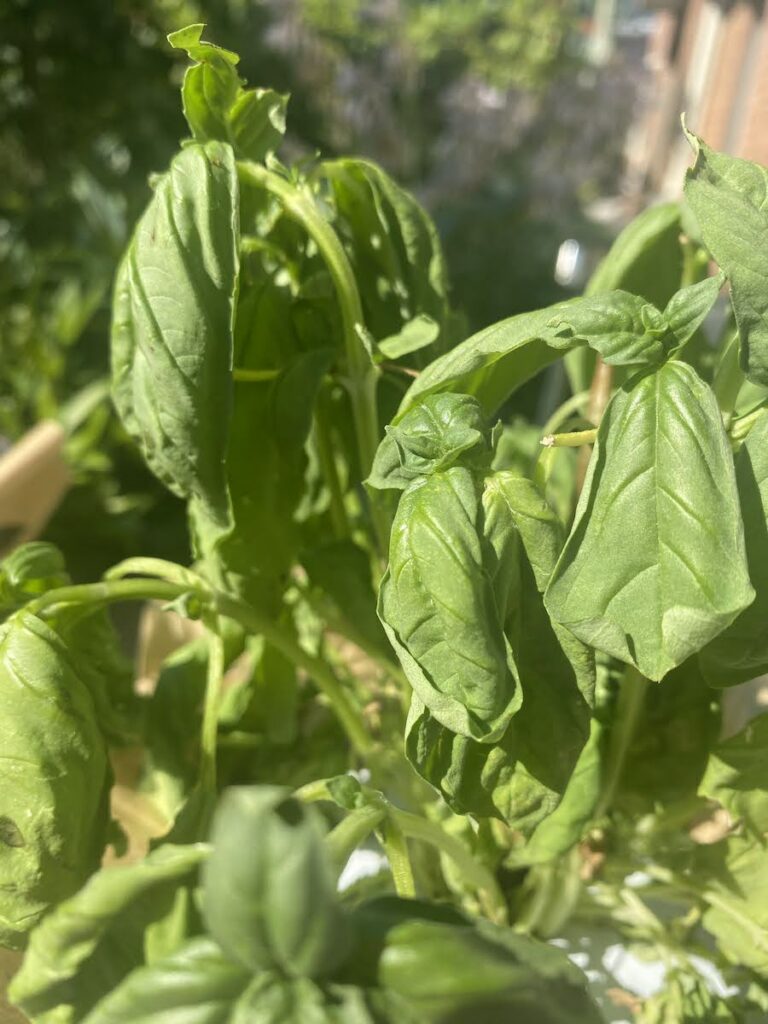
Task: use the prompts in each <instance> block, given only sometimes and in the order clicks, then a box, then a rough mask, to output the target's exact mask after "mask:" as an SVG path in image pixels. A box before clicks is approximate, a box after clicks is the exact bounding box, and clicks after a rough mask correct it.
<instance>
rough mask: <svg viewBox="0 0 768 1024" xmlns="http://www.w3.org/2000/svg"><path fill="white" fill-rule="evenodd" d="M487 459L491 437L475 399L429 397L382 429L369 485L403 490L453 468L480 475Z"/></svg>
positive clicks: (489, 452) (490, 447) (487, 462)
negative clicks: (384, 431)
mask: <svg viewBox="0 0 768 1024" xmlns="http://www.w3.org/2000/svg"><path fill="white" fill-rule="evenodd" d="M491 457H492V439H491V432H490V431H489V430H488V426H487V423H486V420H485V417H484V415H483V411H482V409H481V407H480V405H479V403H478V402H477V400H476V399H474V398H471V397H470V396H469V395H457V394H452V393H448V394H437V395H427V397H426V398H424V399H423V400H422V401H421V402H419V404H418V405H416V406H414V407H413V408H412V409H410V410H409V411H408V413H407V414H406V415H405V416H403V418H402V419H401V420H400V421H399V422H398V423H396V424H394V425H393V426H389V427H387V428H386V435H385V437H384V439H383V440H382V442H381V444H380V445H379V447H378V450H377V452H376V456H375V458H374V461H373V466H372V468H371V474H370V476H369V477H368V480H367V483H368V484H369V486H371V487H375V488H379V489H386V488H396V489H400V490H404V489H405V488H406V487H408V486H409V485H410V484H411V483H412V482H413V481H414V480H418V479H419V478H420V477H424V476H428V475H429V474H430V473H435V472H440V471H442V470H446V469H449V468H450V467H451V466H453V465H455V464H457V463H461V465H462V466H465V467H468V468H472V469H478V470H484V469H486V468H487V467H488V465H489V464H490V461H491Z"/></svg>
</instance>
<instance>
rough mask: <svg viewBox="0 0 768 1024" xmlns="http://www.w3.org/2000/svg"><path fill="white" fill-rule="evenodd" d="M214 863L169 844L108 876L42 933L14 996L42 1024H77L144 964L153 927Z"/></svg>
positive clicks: (198, 850)
mask: <svg viewBox="0 0 768 1024" xmlns="http://www.w3.org/2000/svg"><path fill="white" fill-rule="evenodd" d="M206 855H207V849H206V848H205V847H204V846H190V847H175V846H171V845H168V844H166V845H165V846H163V847H161V848H160V849H158V850H155V851H154V852H153V853H151V854H149V856H148V857H146V859H145V860H143V861H140V862H139V863H137V864H131V865H129V866H125V867H114V868H108V869H102V870H101V871H99V872H98V873H97V874H95V875H94V876H93V878H91V879H90V881H89V882H88V883H87V884H86V885H85V886H84V887H83V888H82V889H81V890H80V891H79V892H78V893H77V894H76V895H75V896H73V897H72V898H71V899H68V900H65V901H64V902H63V903H61V904H60V905H59V906H57V907H56V909H55V910H53V911H52V912H51V913H50V914H49V915H48V916H47V917H46V918H45V919H44V920H43V921H42V923H41V924H40V925H39V926H38V927H37V928H36V929H35V931H34V932H33V934H32V937H31V940H30V944H29V949H28V950H27V955H26V957H25V959H24V962H23V964H22V967H21V970H20V971H19V973H18V974H17V975H16V977H15V978H14V980H13V983H12V985H11V987H10V990H9V995H10V997H11V999H12V1000H13V1002H14V1003H15V1005H17V1006H19V1007H20V1008H21V1009H22V1010H23V1011H24V1012H25V1013H26V1014H28V1015H29V1016H30V1017H32V1018H33V1019H34V1020H35V1021H37V1022H40V1024H49V1022H50V1024H76V1022H77V1021H80V1020H82V1019H83V1017H84V1016H85V1014H86V1013H87V1012H88V1011H89V1010H90V1009H91V1008H92V1007H93V1006H94V1005H96V1003H97V1002H98V1001H99V999H101V998H102V997H103V996H105V995H106V994H107V993H108V992H110V991H112V989H113V988H116V987H117V985H118V984H119V983H120V982H121V981H122V980H123V978H124V977H125V976H126V975H127V974H128V973H129V972H130V971H132V970H133V969H134V968H135V967H136V966H138V965H139V964H141V963H143V962H144V941H145V935H146V931H147V927H148V926H149V925H150V924H151V923H152V922H153V921H157V920H159V919H160V918H162V917H163V915H164V914H166V913H167V912H168V910H169V908H170V906H171V905H172V902H173V897H174V894H175V892H176V890H177V887H178V886H179V885H181V884H183V883H184V882H185V881H188V880H189V879H190V878H191V877H192V876H193V875H194V873H195V872H196V871H197V867H198V865H199V864H200V863H201V862H202V860H203V859H204V858H205V856H206Z"/></svg>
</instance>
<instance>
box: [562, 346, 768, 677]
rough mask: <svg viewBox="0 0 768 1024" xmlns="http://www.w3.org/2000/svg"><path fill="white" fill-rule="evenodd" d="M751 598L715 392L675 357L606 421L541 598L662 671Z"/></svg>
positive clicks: (622, 652) (625, 394)
mask: <svg viewBox="0 0 768 1024" xmlns="http://www.w3.org/2000/svg"><path fill="white" fill-rule="evenodd" d="M753 599H754V591H753V589H752V587H751V585H750V583H749V575H748V572H747V566H746V556H745V552H744V535H743V526H742V522H741V513H740V510H739V503H738V495H737V493H736V484H735V476H734V470H733V460H732V456H731V453H730V450H729V446H728V441H727V438H726V436H725V432H724V430H723V428H722V423H721V420H720V413H719V410H718V408H717V403H716V401H715V398H714V395H713V394H712V392H711V391H710V389H709V388H708V387H707V386H706V385H705V384H704V383H703V382H702V381H701V380H700V378H699V377H698V376H697V374H696V372H695V371H694V370H693V369H692V368H691V367H690V366H687V365H685V364H683V363H679V362H671V363H667V364H665V365H664V366H662V367H661V368H660V369H659V370H657V371H656V372H655V373H652V374H647V375H645V376H643V377H641V378H640V379H636V380H635V381H632V382H630V383H628V384H627V385H626V386H625V387H623V388H622V389H621V390H620V391H619V392H618V393H617V394H616V396H615V397H614V398H613V400H612V401H611V403H610V405H609V407H608V410H607V411H606V414H605V416H604V417H603V420H602V422H601V424H600V429H599V431H598V435H597V443H596V445H595V450H594V453H593V455H592V460H591V462H590V468H589V472H588V476H587V480H586V481H585V485H584V490H583V492H582V496H581V499H580V501H579V506H578V508H577V510H576V518H575V520H574V524H573V528H572V530H571V534H570V536H569V538H568V541H567V543H566V546H565V548H564V550H563V553H562V555H561V556H560V559H559V561H558V564H557V567H556V569H555V572H554V574H553V576H552V579H551V580H550V583H549V587H548V588H547V593H546V597H545V601H546V604H547V607H548V609H549V611H550V613H551V614H552V616H553V618H555V619H556V620H557V621H558V622H560V623H562V625H564V626H566V627H567V628H568V629H569V630H571V631H572V632H573V633H575V634H576V636H577V637H579V639H581V640H583V641H584V642H585V643H588V644H591V645H592V646H594V647H596V648H598V650H602V651H605V652H606V653H608V654H612V655H613V656H614V657H617V658H620V659H621V660H623V661H626V662H630V663H631V664H634V665H635V666H636V667H637V668H638V669H639V670H640V672H641V673H642V674H643V675H645V676H647V677H648V678H650V679H661V678H662V677H663V676H664V675H665V674H666V673H667V672H669V671H670V670H671V669H673V668H674V667H675V666H676V665H679V664H681V663H682V662H683V661H685V659H686V658H687V657H689V656H690V655H691V654H695V653H696V652H697V651H698V650H700V649H701V648H702V647H703V646H704V645H705V644H706V643H707V642H708V641H709V640H711V639H712V638H713V637H714V636H716V635H717V634H718V633H719V632H721V631H722V630H723V629H724V628H725V627H726V626H728V625H729V623H730V622H732V621H733V619H734V618H735V617H736V615H737V614H738V613H739V611H741V610H742V609H743V608H746V607H747V606H748V605H749V604H750V603H751V601H752V600H753Z"/></svg>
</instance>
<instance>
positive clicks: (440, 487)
mask: <svg viewBox="0 0 768 1024" xmlns="http://www.w3.org/2000/svg"><path fill="white" fill-rule="evenodd" d="M481 538H482V518H481V507H480V495H479V494H478V485H477V483H476V481H475V479H474V477H473V474H472V473H471V471H470V470H469V469H465V468H463V467H461V466H453V467H452V468H451V469H448V470H445V471H442V472H434V473H432V475H431V476H429V477H427V478H426V479H423V480H417V481H416V482H415V483H413V484H411V486H410V487H409V488H408V490H406V491H405V493H404V494H403V496H402V498H401V499H400V504H399V505H398V509H397V514H396V516H395V521H394V523H393V526H392V536H391V542H390V552H389V567H388V569H387V572H386V573H385V575H384V579H383V580H382V583H381V589H380V591H379V617H380V618H381V621H382V622H383V623H384V628H385V630H386V631H387V636H388V637H389V640H390V643H391V644H392V646H393V647H394V648H395V651H396V653H397V655H398V658H399V659H400V662H401V664H402V666H403V668H404V670H405V673H406V675H407V676H408V680H409V682H410V683H411V686H412V687H413V689H414V690H415V692H416V694H417V695H418V696H419V698H420V700H421V701H422V702H423V703H424V704H425V705H426V707H427V708H428V709H429V711H430V713H431V714H432V715H433V716H434V717H435V718H436V719H437V721H438V722H440V724H441V725H444V726H445V727H446V728H447V729H450V730H451V731H452V732H454V733H458V734H460V735H463V736H467V737H469V738H470V739H475V740H478V741H479V742H482V743H494V742H496V741H497V740H498V739H499V738H500V737H501V736H502V735H503V733H504V730H505V728H506V727H507V725H508V723H509V721H510V719H511V717H512V715H514V713H515V711H517V709H518V708H519V707H520V702H521V694H520V687H519V683H518V677H517V669H516V667H515V662H514V657H513V654H512V651H511V649H510V646H509V643H508V641H507V640H506V638H505V636H504V634H503V632H502V622H501V619H500V615H499V610H498V608H497V606H496V600H495V597H494V593H493V589H492V587H491V584H490V581H489V578H488V573H487V570H486V567H485V565H484V561H483V544H482V539H481Z"/></svg>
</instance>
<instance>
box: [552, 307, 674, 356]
mask: <svg viewBox="0 0 768 1024" xmlns="http://www.w3.org/2000/svg"><path fill="white" fill-rule="evenodd" d="M654 313H655V314H656V319H658V310H656V308H655V307H654V306H650V305H649V304H648V303H647V302H645V301H644V300H643V299H642V298H640V296H638V295H632V294H630V292H624V291H613V292H607V293H605V294H601V295H594V296H590V297H588V298H585V299H582V300H580V301H578V302H574V303H571V304H570V305H569V306H567V307H566V308H565V309H563V310H562V311H561V312H558V313H556V314H555V315H554V316H553V317H552V319H551V320H550V321H549V323H548V324H547V331H546V333H545V335H544V340H545V341H547V342H549V343H550V344H552V345H555V346H556V345H557V344H558V343H559V342H560V340H561V339H567V340H568V341H570V342H572V343H574V344H575V343H579V342H580V343H582V344H586V345H589V346H590V348H593V349H594V350H595V351H596V352H598V353H599V354H600V355H601V356H602V357H603V360H604V361H605V362H606V363H609V364H610V365H611V366H651V365H653V364H654V363H660V362H661V361H662V360H663V359H664V358H665V356H666V350H665V348H664V344H663V340H662V339H663V330H662V329H660V328H661V325H660V324H659V325H657V329H656V330H653V329H651V328H652V327H653V324H652V323H650V322H649V320H648V316H649V314H650V315H651V316H653V314H654ZM649 323H650V327H649Z"/></svg>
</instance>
